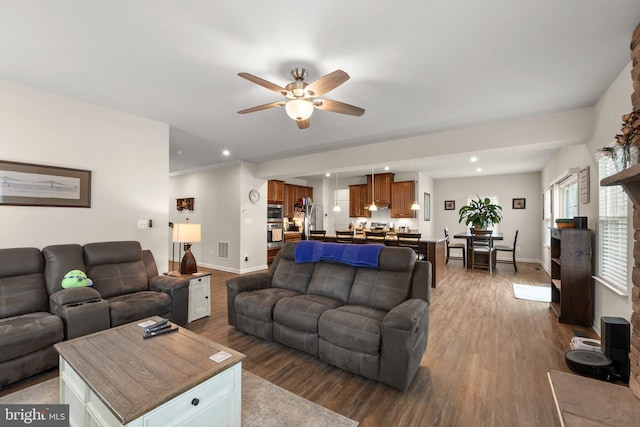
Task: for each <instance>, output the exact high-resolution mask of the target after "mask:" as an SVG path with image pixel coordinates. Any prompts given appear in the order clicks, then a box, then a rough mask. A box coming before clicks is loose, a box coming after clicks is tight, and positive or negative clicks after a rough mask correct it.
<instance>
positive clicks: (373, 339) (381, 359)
mask: <svg viewBox="0 0 640 427" xmlns="http://www.w3.org/2000/svg"><path fill="white" fill-rule="evenodd" d="M297 244H298V243H297V242H288V243H285V245H284V246H283V248H282V250H281V251H280V252H279V254H278V256H277V257H276V259H275V260H274V262H273V264H272V266H271V268H270V270H269V272H268V273H258V274H251V275H246V276H239V277H235V278H233V279H230V280H229V281H227V310H228V322H229V324H231V325H233V326H235V327H237V328H238V329H240V330H242V331H245V332H247V333H249V334H252V335H255V336H258V337H261V338H263V339H266V340H273V341H277V342H279V343H282V344H285V345H287V346H289V347H293V348H296V349H298V350H301V351H304V352H307V353H309V354H312V355H314V356H316V357H318V358H320V359H321V360H323V361H325V362H327V363H330V364H332V365H334V366H337V367H339V368H342V369H345V370H347V371H351V372H354V373H356V374H359V375H362V376H364V377H367V378H370V379H373V380H376V381H380V382H382V383H385V384H388V385H391V386H393V387H395V388H398V389H400V390H406V389H407V387H408V386H409V384H410V383H411V380H412V379H413V377H414V376H415V374H416V372H417V370H418V368H419V366H420V360H421V359H422V356H423V354H424V351H425V349H426V346H427V338H428V326H429V301H430V291H431V264H430V263H429V262H428V261H418V260H417V259H416V254H415V252H414V251H413V250H411V249H410V248H398V247H382V248H381V249H380V252H379V255H378V266H377V267H376V268H372V267H362V266H353V265H347V264H344V263H341V262H336V261H330V260H323V259H321V260H319V261H317V262H296V245H297ZM300 244H307V243H300ZM314 245H336V244H335V243H323V242H316V243H314ZM347 246H353V247H354V250H357V249H355V247H356V246H362V245H344V247H345V248H346V247H347ZM316 247H317V246H316ZM322 248H323V247H320V250H321V249H322ZM299 261H300V260H299Z"/></svg>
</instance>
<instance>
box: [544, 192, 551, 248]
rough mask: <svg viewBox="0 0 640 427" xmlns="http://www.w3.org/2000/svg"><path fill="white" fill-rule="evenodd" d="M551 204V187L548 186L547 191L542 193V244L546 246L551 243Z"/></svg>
mask: <svg viewBox="0 0 640 427" xmlns="http://www.w3.org/2000/svg"><path fill="white" fill-rule="evenodd" d="M552 206H553V203H552V200H551V188H548V189H547V191H545V192H544V195H543V208H544V211H543V217H542V219H543V221H544V224H543V227H544V244H545V245H547V246H550V245H551V216H552V211H551V207H552Z"/></svg>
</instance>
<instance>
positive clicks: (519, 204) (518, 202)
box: [511, 199, 527, 209]
mask: <svg viewBox="0 0 640 427" xmlns="http://www.w3.org/2000/svg"><path fill="white" fill-rule="evenodd" d="M526 204H527V199H513V201H512V205H511V208H512V209H525V207H526Z"/></svg>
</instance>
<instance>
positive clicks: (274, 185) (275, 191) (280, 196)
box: [267, 179, 284, 205]
mask: <svg viewBox="0 0 640 427" xmlns="http://www.w3.org/2000/svg"><path fill="white" fill-rule="evenodd" d="M267 203H270V204H273V205H281V204H283V203H284V181H278V180H275V179H270V180H269V181H268V182H267Z"/></svg>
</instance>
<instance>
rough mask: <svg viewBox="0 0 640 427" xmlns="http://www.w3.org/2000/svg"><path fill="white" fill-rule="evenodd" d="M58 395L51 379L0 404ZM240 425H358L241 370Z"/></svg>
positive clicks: (52, 399)
mask: <svg viewBox="0 0 640 427" xmlns="http://www.w3.org/2000/svg"><path fill="white" fill-rule="evenodd" d="M58 396H59V391H58V378H52V379H50V380H48V381H44V382H42V383H40V384H36V385H34V386H31V387H28V388H26V389H23V390H19V391H17V392H15V393H12V394H10V395H7V396H4V397H2V398H0V404H48V403H57V402H58ZM242 425H243V426H246V427H252V426H256V427H258V426H259V427H271V426H273V427H276V426H278V427H295V426H316V427H334V426H345V427H347V426H349V427H352V426H357V425H358V423H357V422H356V421H354V420H352V419H349V418H347V417H344V416H342V415H340V414H338V413H335V412H333V411H331V410H329V409H327V408H323V407H322V406H320V405H316V404H315V403H313V402H310V401H308V400H306V399H303V398H302V397H300V396H297V395H295V394H293V393H291V392H289V391H287V390H285V389H283V388H281V387H278V386H277V385H275V384H273V383H270V382H269V381H266V380H263V379H262V378H260V377H258V376H255V375H253V374H252V373H250V372H247V371H244V370H243V371H242Z"/></svg>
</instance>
